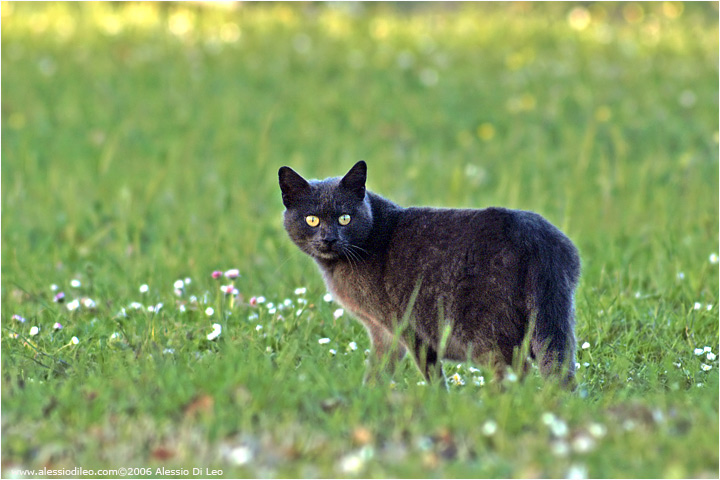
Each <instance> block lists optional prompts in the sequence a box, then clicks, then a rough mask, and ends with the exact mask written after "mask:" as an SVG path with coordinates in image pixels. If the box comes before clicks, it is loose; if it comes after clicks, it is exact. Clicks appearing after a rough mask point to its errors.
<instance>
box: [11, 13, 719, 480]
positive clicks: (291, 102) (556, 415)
mask: <svg viewBox="0 0 720 480" xmlns="http://www.w3.org/2000/svg"><path fill="white" fill-rule="evenodd" d="M717 38H718V24H717V4H707V3H703V4H692V3H674V2H664V3H651V4H634V3H631V4H624V3H622V4H592V5H590V6H587V5H584V4H582V5H580V4H540V5H527V4H511V5H500V4H454V5H450V6H447V5H430V6H423V7H412V8H410V9H409V10H407V9H404V7H398V9H394V8H391V7H390V6H388V5H385V4H379V5H369V6H368V5H353V4H351V5H339V6H336V5H329V6H321V5H317V4H304V5H285V4H258V5H245V4H243V5H242V6H234V7H231V8H220V7H212V6H205V5H197V4H153V3H129V4H110V3H88V4H79V5H76V4H71V3H61V2H55V3H48V4H25V3H14V2H12V3H3V4H2V68H3V78H2V207H3V212H2V220H1V222H2V224H1V225H2V325H3V330H2V371H3V377H2V411H3V414H2V430H3V431H2V437H3V438H2V440H3V442H2V459H3V462H2V475H3V476H4V477H8V476H17V475H21V476H23V475H22V474H19V473H18V472H17V471H15V469H18V468H29V469H32V468H35V469H39V468H41V467H42V466H49V467H51V468H73V467H75V466H82V467H84V468H120V467H151V468H152V469H153V473H154V476H161V475H160V474H156V470H155V469H156V468H157V467H167V468H181V467H182V468H188V469H192V468H193V467H201V468H203V469H204V468H212V469H221V470H223V475H224V476H303V477H306V476H307V477H313V476H323V477H326V476H327V477H330V476H332V477H335V476H368V477H382V476H399V477H406V476H407V477H419V476H421V477H425V476H450V477H454V476H463V477H478V476H480V477H484V476H488V477H490V476H503V477H510V476H512V477H537V476H549V477H558V476H590V477H684V476H710V477H714V476H716V475H717V473H718V470H717V467H718V454H717V452H718V361H717V359H716V356H715V355H717V354H718V322H717V317H718V260H717V254H718V90H717V81H718V63H717V58H718V41H717ZM359 159H364V160H366V161H367V162H368V164H369V188H370V189H371V190H373V191H375V192H377V193H380V194H382V195H384V196H386V197H388V198H390V199H392V200H394V201H396V202H398V203H400V204H402V205H438V206H458V207H474V208H481V207H484V206H488V205H502V206H507V207H512V208H523V209H530V210H534V211H537V212H539V213H541V214H543V215H544V216H546V217H547V218H549V219H550V220H551V221H552V222H553V223H555V224H557V225H558V226H560V227H561V228H562V229H563V230H564V231H565V232H566V233H567V234H568V235H569V236H570V237H571V238H572V239H573V240H574V241H575V243H576V244H577V245H578V246H579V248H580V251H581V255H582V260H583V277H582V281H581V285H580V288H579V290H578V294H577V302H576V303H577V317H578V318H577V321H578V326H577V335H578V340H579V345H581V346H582V348H580V350H579V353H578V362H579V363H580V368H579V374H578V377H579V378H578V379H579V382H580V388H579V389H578V392H576V393H575V394H568V393H564V392H558V391H555V390H553V389H552V388H550V387H547V386H544V385H543V384H542V381H541V380H540V379H539V378H537V376H536V375H531V376H530V378H529V379H528V380H527V381H525V382H523V383H516V382H509V383H506V384H504V385H497V384H495V383H493V382H492V381H491V380H490V378H489V377H488V378H485V376H484V373H485V372H484V371H483V370H482V366H477V365H467V364H462V365H455V364H446V365H445V371H446V374H447V375H448V377H450V378H451V391H450V392H449V393H447V392H439V391H436V390H434V389H430V388H428V387H426V386H424V385H419V384H418V382H420V380H421V377H420V376H419V374H418V373H417V371H416V370H415V369H414V366H413V365H411V362H405V363H403V365H402V368H401V369H400V371H399V372H398V374H397V375H396V376H395V378H394V383H392V384H388V385H386V386H381V387H376V388H363V387H362V386H361V379H362V375H363V371H364V368H365V365H364V363H365V350H366V349H367V348H369V342H368V340H367V338H366V337H365V333H364V331H363V329H362V328H361V327H360V326H359V325H358V324H356V322H354V321H353V320H352V319H350V318H349V317H348V314H346V313H343V312H340V311H338V306H337V305H333V304H332V303H329V302H327V301H326V300H324V298H323V297H324V294H325V289H324V286H323V284H322V280H321V279H320V277H319V275H318V274H317V272H316V268H315V266H314V265H313V264H312V262H311V261H310V260H309V259H308V258H306V257H305V256H304V255H303V254H302V253H301V252H299V251H297V249H296V248H295V247H294V246H293V245H292V244H291V242H290V241H289V240H287V238H286V235H285V232H284V231H283V230H282V225H281V221H280V215H281V212H282V204H281V202H280V195H279V189H278V186H277V177H276V175H277V168H278V167H279V166H281V165H290V166H292V167H293V168H294V169H296V170H298V171H299V172H301V173H302V174H303V175H305V176H308V177H325V176H331V175H341V174H343V173H344V172H345V171H347V169H348V168H349V167H350V166H351V165H352V164H353V163H354V162H355V161H357V160H359ZM229 268H238V269H239V270H240V272H241V275H242V276H241V277H240V278H238V279H235V280H234V281H233V286H234V288H237V290H238V292H239V295H238V297H237V298H235V299H233V300H232V306H231V299H230V297H229V296H226V295H224V294H223V293H221V291H220V286H221V285H228V284H229V283H230V279H228V278H225V277H222V278H220V279H213V278H212V277H211V273H212V272H213V271H214V270H221V271H224V270H227V269H229ZM186 278H189V279H190V280H191V282H190V283H187V282H185V279H186ZM73 279H75V280H78V281H79V283H80V286H79V287H73V286H71V280H73ZM178 279H181V280H183V287H182V289H180V291H178V292H174V290H175V288H174V286H173V285H174V283H175V282H176V280H178ZM51 285H56V286H57V290H53V289H52V288H51ZM141 285H147V291H145V292H144V293H141V291H140V290H139V289H140V286H141ZM298 288H301V289H300V290H297V293H296V289H298ZM303 289H304V290H303ZM143 290H145V289H143ZM59 292H63V293H64V294H65V301H64V303H60V302H55V301H53V299H54V297H55V295H57V294H58V293H59ZM260 297H264V300H265V301H264V302H263V301H262V300H263V298H260ZM258 298H260V300H259V301H258ZM74 300H78V305H79V307H77V308H73V307H75V304H74V303H73V301H74ZM93 304H94V305H93ZM160 304H161V305H160ZM270 304H272V305H270ZM69 306H70V307H71V308H68V307H69ZM150 307H152V308H151V310H149V308H150ZM208 308H212V312H210V310H208ZM21 319H24V320H25V321H24V322H22V321H21ZM56 323H58V324H60V325H62V328H60V329H58V328H55V327H54V326H55V324H56ZM213 324H217V325H219V327H220V328H221V333H220V335H219V336H218V337H217V338H215V339H214V340H209V339H208V334H210V333H211V332H212V331H213V330H214V329H216V328H217V327H214V326H213ZM32 327H37V330H38V331H37V332H36V333H35V330H34V329H33V328H32ZM33 333H35V334H33ZM73 338H74V339H75V340H76V341H77V343H75V342H74V341H73ZM321 339H322V342H320V340H321ZM325 339H327V340H325ZM706 347H708V348H706ZM478 368H479V370H477V369H478ZM203 472H204V471H203ZM28 476H42V475H37V474H36V475H28ZM110 476H112V475H111V474H110ZM179 476H187V475H182V473H181V474H180V475H179Z"/></svg>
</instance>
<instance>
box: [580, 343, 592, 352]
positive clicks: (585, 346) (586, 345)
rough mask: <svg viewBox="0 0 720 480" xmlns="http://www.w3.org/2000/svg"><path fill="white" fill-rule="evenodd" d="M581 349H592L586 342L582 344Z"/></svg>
mask: <svg viewBox="0 0 720 480" xmlns="http://www.w3.org/2000/svg"><path fill="white" fill-rule="evenodd" d="M580 348H582V349H583V350H587V349H588V348H590V343H588V342H585V343H583V344H582V347H580Z"/></svg>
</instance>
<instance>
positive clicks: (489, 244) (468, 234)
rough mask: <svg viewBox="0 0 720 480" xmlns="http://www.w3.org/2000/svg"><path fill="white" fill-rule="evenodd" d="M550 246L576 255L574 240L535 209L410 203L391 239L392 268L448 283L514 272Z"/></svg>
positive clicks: (571, 261) (560, 252)
mask: <svg viewBox="0 0 720 480" xmlns="http://www.w3.org/2000/svg"><path fill="white" fill-rule="evenodd" d="M547 249H552V250H555V251H557V252H558V254H560V255H562V256H565V257H567V258H568V261H569V262H570V263H575V260H576V259H577V251H576V250H575V247H574V245H573V244H572V242H570V240H569V239H568V238H567V237H566V236H565V235H564V234H563V233H562V232H561V231H560V230H558V229H557V228H556V227H555V226H553V225H552V224H551V223H550V222H549V221H547V220H546V219H545V218H543V217H542V216H541V215H539V214H536V213H534V212H528V211H522V210H511V209H506V208H500V207H489V208H484V209H442V208H423V207H411V208H407V209H404V210H403V211H402V212H401V214H400V216H399V219H398V223H397V226H396V228H395V230H394V233H393V235H392V238H391V240H390V243H389V248H388V254H389V256H388V258H389V260H390V264H391V265H390V267H391V268H390V269H389V270H390V271H401V272H405V273H406V274H408V273H409V274H410V275H411V276H420V275H423V274H427V273H428V272H434V273H437V274H440V275H442V276H444V277H446V280H448V281H453V279H454V278H456V277H458V276H462V275H463V274H469V273H473V272H474V273H476V274H480V273H481V272H482V273H488V271H489V270H494V269H497V270H498V271H502V272H503V274H504V275H513V274H517V273H518V271H519V270H520V269H522V268H523V264H524V263H526V262H527V260H528V259H529V258H530V257H534V256H535V255H536V254H537V252H538V251H542V250H547ZM578 262H579V260H578ZM577 268H579V263H578V267H577ZM577 268H576V267H574V266H573V267H572V270H576V269H577ZM572 276H573V277H575V276H576V274H574V272H573V274H572Z"/></svg>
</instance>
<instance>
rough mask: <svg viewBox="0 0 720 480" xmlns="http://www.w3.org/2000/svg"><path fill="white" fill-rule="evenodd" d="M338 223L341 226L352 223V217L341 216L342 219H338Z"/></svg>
mask: <svg viewBox="0 0 720 480" xmlns="http://www.w3.org/2000/svg"><path fill="white" fill-rule="evenodd" d="M338 222H339V223H340V225H347V224H348V223H350V215H340V218H338Z"/></svg>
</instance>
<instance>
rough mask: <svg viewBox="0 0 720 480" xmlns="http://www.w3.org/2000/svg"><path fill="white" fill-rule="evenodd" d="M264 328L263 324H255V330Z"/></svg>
mask: <svg viewBox="0 0 720 480" xmlns="http://www.w3.org/2000/svg"><path fill="white" fill-rule="evenodd" d="M262 329H263V326H262V325H256V326H255V331H257V332H259V331H260V330H262Z"/></svg>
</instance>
